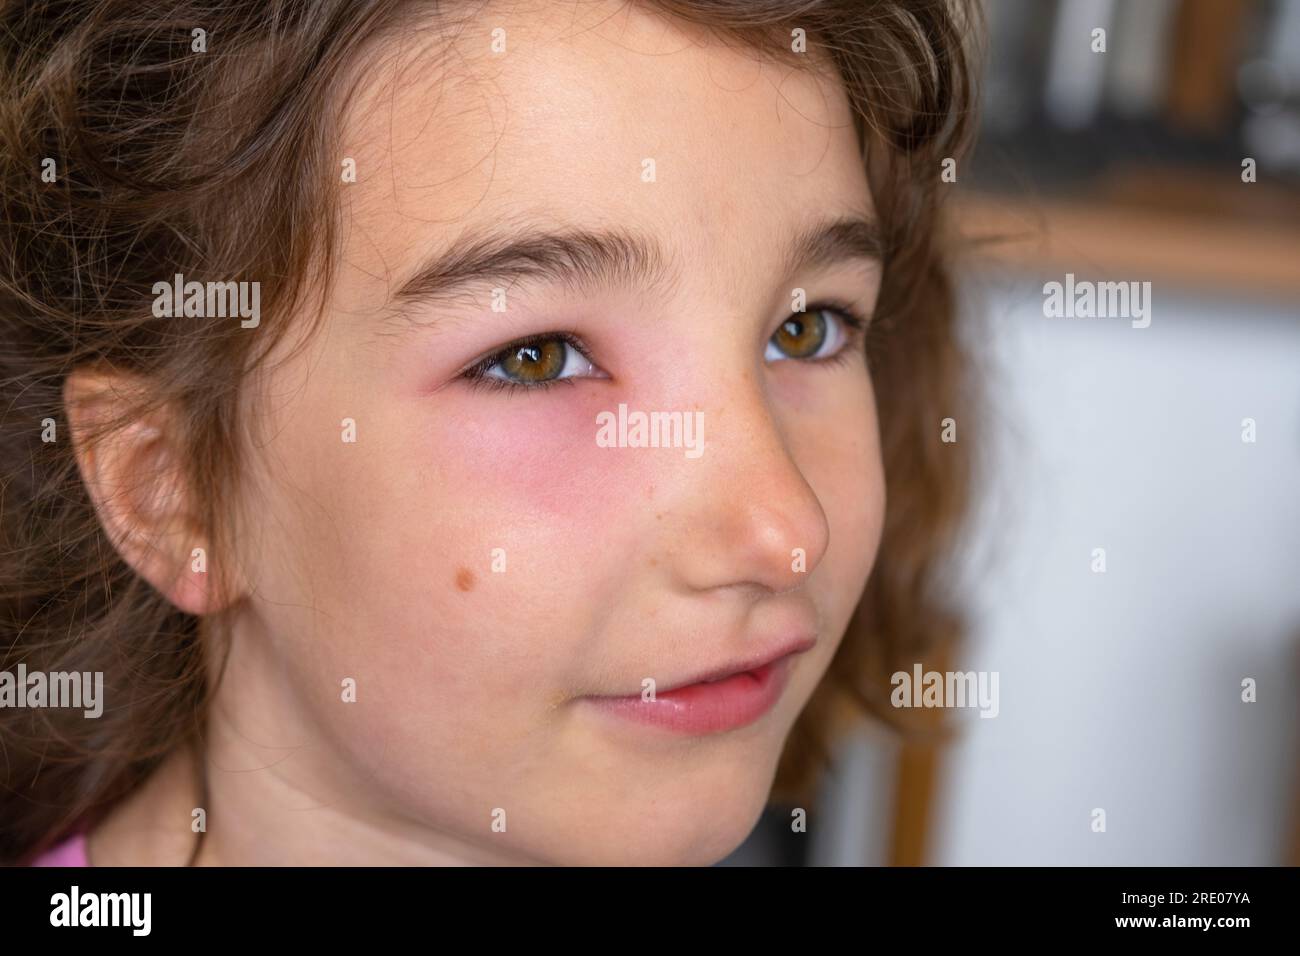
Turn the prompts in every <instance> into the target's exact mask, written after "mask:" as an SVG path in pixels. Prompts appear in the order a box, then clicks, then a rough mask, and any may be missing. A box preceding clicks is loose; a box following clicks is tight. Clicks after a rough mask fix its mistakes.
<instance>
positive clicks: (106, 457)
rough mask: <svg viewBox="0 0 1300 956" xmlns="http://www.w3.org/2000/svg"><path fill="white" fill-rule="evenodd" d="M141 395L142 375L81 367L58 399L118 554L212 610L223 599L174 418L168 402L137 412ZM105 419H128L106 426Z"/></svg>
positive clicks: (186, 606) (174, 599) (171, 596)
mask: <svg viewBox="0 0 1300 956" xmlns="http://www.w3.org/2000/svg"><path fill="white" fill-rule="evenodd" d="M145 395H146V390H145V383H144V382H143V380H141V379H140V378H139V377H138V376H134V375H130V374H128V373H122V372H116V371H111V370H104V369H91V368H81V369H76V370H74V371H73V372H72V373H71V374H70V375H69V376H68V378H67V380H66V381H65V383H64V387H63V404H64V408H65V409H66V411H67V416H68V424H69V429H70V431H71V433H72V445H73V451H74V454H75V455H76V459H77V467H78V468H79V469H80V471H81V479H82V481H83V482H84V483H85V485H86V489H87V490H88V491H89V493H90V499H91V501H92V503H93V504H94V506H95V512H96V514H97V515H98V517H99V521H100V524H101V525H103V527H104V530H105V532H106V533H107V535H108V539H109V541H110V542H112V545H113V547H114V548H115V549H116V550H117V553H118V554H120V555H121V556H122V559H123V560H124V561H126V563H127V564H129V565H130V566H131V567H132V568H133V569H134V570H135V571H136V573H137V574H139V575H140V576H141V577H142V578H144V579H145V580H146V581H148V582H149V583H150V584H151V585H153V587H154V588H155V589H156V590H157V591H158V592H159V593H161V594H162V595H163V597H165V598H167V600H168V601H170V602H171V603H172V604H174V605H175V606H176V607H178V608H180V609H181V610H182V611H186V612H188V613H190V614H210V613H212V612H213V611H217V610H220V608H221V606H222V602H221V601H220V600H219V599H218V596H217V593H218V588H217V586H216V578H215V576H214V575H213V574H211V573H210V572H209V571H208V570H207V560H208V554H209V548H208V543H209V542H208V538H207V536H206V534H205V533H204V531H203V529H202V527H201V525H200V522H199V521H198V520H197V518H196V514H197V511H196V509H195V508H194V507H193V505H194V499H193V493H192V491H190V489H189V488H188V482H187V481H186V475H185V470H184V468H183V467H182V465H183V462H184V458H183V453H182V450H181V449H182V446H181V442H180V439H181V437H182V436H181V435H180V433H179V431H178V424H177V417H176V416H175V415H174V414H172V412H171V411H170V410H168V409H160V410H155V411H151V412H149V413H148V414H147V415H138V414H137V413H138V411H139V410H140V409H141V408H142V407H143V405H142V399H143V398H144V396H145ZM110 422H118V423H125V424H121V426H120V427H114V428H110V429H106V428H105V425H107V424H108V423H110ZM196 548H202V549H203V551H202V556H203V560H202V561H198V560H196V557H195V556H194V549H196ZM196 567H197V568H201V570H196Z"/></svg>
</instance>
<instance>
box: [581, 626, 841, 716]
mask: <svg viewBox="0 0 1300 956" xmlns="http://www.w3.org/2000/svg"><path fill="white" fill-rule="evenodd" d="M814 643H816V641H815V639H810V640H800V641H796V642H792V643H790V644H786V645H784V646H782V647H781V648H778V649H777V650H776V651H775V652H766V653H764V654H762V655H761V657H760V658H759V659H758V660H757V662H755V663H753V664H750V662H746V661H741V662H739V663H735V664H729V665H725V666H724V667H721V668H714V669H712V670H710V671H707V672H705V673H704V674H702V675H700V676H699V677H697V678H695V679H693V680H689V681H685V682H682V683H679V684H677V685H675V686H673V687H670V688H669V689H667V690H663V691H660V690H656V692H655V699H654V700H652V701H648V700H643V699H642V698H641V697H640V696H639V695H630V696H626V697H589V698H584V700H586V701H588V702H589V703H590V704H591V705H592V706H594V707H595V708H596V709H597V710H599V711H601V712H603V713H605V714H608V715H610V716H613V717H616V718H620V719H624V720H629V721H632V722H634V723H639V724H643V725H650V726H653V727H656V728H659V729H662V730H668V731H673V732H676V733H683V734H692V735H698V734H712V733H721V732H724V731H727V730H735V729H737V728H739V727H744V726H747V725H749V724H752V723H754V722H755V721H757V720H758V719H759V718H760V717H762V716H763V715H764V714H766V713H767V712H768V711H769V710H771V709H772V708H773V706H775V704H776V702H777V701H778V700H780V698H781V694H782V692H783V691H784V690H785V687H786V684H787V683H788V681H789V677H790V671H791V669H792V668H793V665H794V661H795V658H796V655H798V654H799V653H802V652H803V651H806V650H808V649H809V648H810V647H812V646H813V644H814Z"/></svg>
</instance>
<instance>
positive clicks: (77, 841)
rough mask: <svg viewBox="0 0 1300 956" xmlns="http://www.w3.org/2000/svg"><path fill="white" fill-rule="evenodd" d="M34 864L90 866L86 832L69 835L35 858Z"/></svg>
mask: <svg viewBox="0 0 1300 956" xmlns="http://www.w3.org/2000/svg"><path fill="white" fill-rule="evenodd" d="M32 866H90V861H89V860H88V859H86V834H84V833H78V834H76V835H74V836H70V837H68V838H67V839H66V840H64V841H63V842H62V843H60V844H59V845H58V846H56V847H54V848H53V849H50V850H47V851H46V852H44V853H42V854H41V855H40V856H38V857H37V858H36V859H35V860H33V861H32Z"/></svg>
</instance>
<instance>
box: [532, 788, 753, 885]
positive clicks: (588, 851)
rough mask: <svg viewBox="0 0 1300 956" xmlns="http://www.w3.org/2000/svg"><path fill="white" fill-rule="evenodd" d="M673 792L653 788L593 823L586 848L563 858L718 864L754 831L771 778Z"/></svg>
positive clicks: (592, 862) (569, 861)
mask: <svg viewBox="0 0 1300 956" xmlns="http://www.w3.org/2000/svg"><path fill="white" fill-rule="evenodd" d="M682 783H683V786H681V787H679V788H675V789H674V791H673V792H672V793H667V792H664V791H663V790H659V791H654V790H652V789H651V788H647V792H646V795H645V799H644V800H643V801H636V802H635V803H633V804H629V805H627V806H624V807H621V808H618V809H617V810H614V811H612V812H609V813H607V814H605V815H604V816H605V819H606V820H607V821H609V822H608V823H604V824H599V825H597V824H595V823H589V824H588V825H587V826H585V827H584V830H585V831H586V833H587V835H588V840H587V841H586V846H585V847H583V848H582V850H581V851H580V852H579V853H578V854H575V853H574V850H575V846H574V845H572V844H571V845H570V846H569V847H568V848H567V851H566V852H564V853H563V854H561V856H562V859H560V860H558V861H557V862H559V863H560V864H561V865H576V866H656V867H657V866H712V865H713V864H715V863H717V862H718V861H719V860H722V859H723V858H725V857H726V856H728V855H729V854H731V853H732V851H734V850H735V849H736V848H737V847H738V846H740V845H741V844H742V843H743V842H744V841H745V838H746V837H748V836H749V834H750V833H751V832H752V831H753V829H754V827H755V825H756V824H757V823H758V820H759V818H760V817H761V816H762V813H763V809H764V807H765V806H766V804H767V798H768V792H769V788H770V785H771V781H770V780H769V779H762V780H759V779H756V776H755V775H753V774H750V775H747V776H746V777H745V779H744V780H743V781H739V782H738V781H737V780H736V779H735V778H732V779H731V780H729V781H727V782H726V783H725V784H722V783H718V782H715V781H701V780H693V781H686V780H683V781H682Z"/></svg>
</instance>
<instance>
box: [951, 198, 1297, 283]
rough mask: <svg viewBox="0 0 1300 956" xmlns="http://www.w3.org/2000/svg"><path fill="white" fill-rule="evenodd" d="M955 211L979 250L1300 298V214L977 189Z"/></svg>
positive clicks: (1012, 259) (1016, 260)
mask: <svg viewBox="0 0 1300 956" xmlns="http://www.w3.org/2000/svg"><path fill="white" fill-rule="evenodd" d="M1244 188H1250V187H1244ZM953 212H954V213H955V221H956V227H957V232H958V235H959V236H960V237H961V239H962V242H963V245H964V246H965V247H966V253H967V254H968V255H970V256H973V257H975V258H976V259H983V260H988V261H995V262H1000V263H1005V264H1009V265H1015V266H1018V267H1022V268H1030V269H1034V270H1038V271H1043V272H1050V273H1052V274H1056V273H1061V274H1063V273H1065V272H1073V273H1075V274H1076V275H1079V276H1080V277H1081V278H1083V277H1085V276H1088V275H1091V276H1094V277H1096V276H1102V277H1105V278H1107V279H1111V280H1152V281H1157V280H1161V279H1165V280H1170V281H1174V282H1178V283H1181V284H1184V285H1186V286H1188V287H1189V288H1202V287H1215V288H1217V289H1220V290H1222V291H1225V292H1229V293H1234V294H1242V293H1245V294H1258V295H1265V296H1272V295H1283V296H1294V297H1297V298H1298V299H1300V217H1298V218H1297V219H1295V220H1292V221H1291V222H1290V223H1286V222H1283V221H1280V220H1277V219H1276V218H1270V219H1261V218H1256V217H1233V216H1222V215H1219V214H1214V213H1207V212H1186V211H1178V210H1172V209H1167V208H1163V207H1162V206H1160V205H1159V204H1139V203H1135V202H1133V201H1131V200H1117V199H1113V198H1112V199H1098V200H1085V199H1058V198H1036V199H1026V198H1016V197H1006V196H1001V195H991V194H986V193H973V192H970V193H966V194H964V195H962V196H960V197H958V198H957V200H956V202H955V203H954V209H953Z"/></svg>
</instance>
